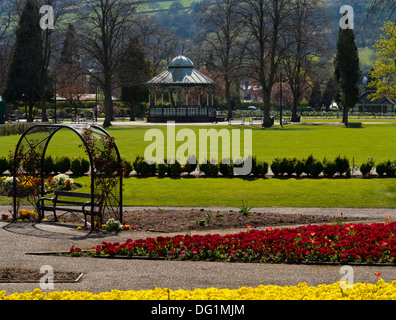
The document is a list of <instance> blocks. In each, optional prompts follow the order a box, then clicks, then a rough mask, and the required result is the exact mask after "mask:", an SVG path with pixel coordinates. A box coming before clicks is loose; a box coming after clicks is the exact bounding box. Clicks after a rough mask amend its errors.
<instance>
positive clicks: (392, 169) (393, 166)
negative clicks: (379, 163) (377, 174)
mask: <svg viewBox="0 0 396 320" xmlns="http://www.w3.org/2000/svg"><path fill="white" fill-rule="evenodd" d="M385 172H386V175H387V176H389V177H394V176H396V161H390V160H388V161H387V162H386V171H385Z"/></svg>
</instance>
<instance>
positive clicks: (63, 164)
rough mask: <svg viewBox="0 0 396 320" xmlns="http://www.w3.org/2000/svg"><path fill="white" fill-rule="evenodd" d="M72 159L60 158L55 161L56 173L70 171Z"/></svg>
mask: <svg viewBox="0 0 396 320" xmlns="http://www.w3.org/2000/svg"><path fill="white" fill-rule="evenodd" d="M70 165H71V162H70V159H69V158H68V157H65V156H63V157H59V158H56V160H55V169H56V170H55V171H56V172H60V173H66V172H67V171H69V170H70Z"/></svg>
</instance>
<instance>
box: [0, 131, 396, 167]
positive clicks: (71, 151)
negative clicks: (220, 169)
mask: <svg viewBox="0 0 396 320" xmlns="http://www.w3.org/2000/svg"><path fill="white" fill-rule="evenodd" d="M150 128H156V129H160V130H162V132H163V133H164V136H165V138H166V133H167V128H166V127H165V126H158V127H153V126H134V127H112V128H110V129H108V131H109V133H110V134H111V135H113V136H114V137H115V139H116V143H117V145H118V148H119V149H120V152H121V155H122V157H123V158H126V159H129V160H134V158H135V157H136V156H137V155H141V156H143V155H144V151H145V149H146V148H147V147H148V146H149V145H150V144H151V142H145V141H144V135H145V133H146V132H147V130H149V129H150ZM182 128H189V129H192V130H193V131H194V132H195V133H196V135H197V137H198V136H199V135H198V133H199V130H200V129H207V130H208V129H210V128H215V129H216V130H220V129H222V128H227V129H241V130H242V129H246V128H249V129H252V130H253V154H254V155H255V156H256V157H257V158H258V159H261V160H263V161H267V162H272V160H273V159H274V158H276V157H297V158H304V157H307V156H308V155H310V154H313V155H314V156H315V157H317V158H319V159H323V158H324V157H327V158H329V159H332V158H335V157H336V156H338V155H345V156H347V157H348V158H349V159H350V160H351V162H352V159H354V162H355V164H356V165H360V164H361V163H362V162H365V161H366V160H367V159H368V158H370V157H372V158H374V159H375V160H376V161H377V163H378V162H381V161H385V160H388V159H396V138H395V137H396V125H393V124H384V125H376V124H367V125H363V127H362V128H344V127H339V126H331V125H316V126H310V125H298V126H294V125H293V126H285V127H284V128H283V129H282V128H281V127H279V126H275V127H273V128H270V129H263V128H261V127H257V126H255V127H252V126H240V127H236V126H232V127H229V126H226V127H221V126H214V127H208V126H203V127H199V126H190V127H184V126H177V127H176V132H178V130H180V129H182ZM18 139H19V137H18V136H12V137H0V140H1V143H0V156H2V155H7V154H8V152H9V150H11V149H14V148H15V145H16V143H17V142H18ZM197 140H198V139H197ZM165 141H166V139H165ZM241 141H243V135H242V133H241ZM182 143H183V142H178V143H176V148H177V147H178V146H180V145H181V144H182ZM80 144H81V141H79V139H78V138H77V136H75V134H74V133H73V132H69V131H67V130H62V131H60V132H59V133H57V134H56V135H55V136H54V138H53V140H52V141H51V143H50V145H49V148H48V151H47V154H48V155H52V156H61V155H69V156H71V157H78V156H81V155H84V150H83V149H82V148H79V145H80ZM198 146H199V144H198V141H197V152H198V150H199V147H198ZM219 149H220V150H221V143H220V145H219ZM242 150H243V149H242ZM219 157H221V155H219Z"/></svg>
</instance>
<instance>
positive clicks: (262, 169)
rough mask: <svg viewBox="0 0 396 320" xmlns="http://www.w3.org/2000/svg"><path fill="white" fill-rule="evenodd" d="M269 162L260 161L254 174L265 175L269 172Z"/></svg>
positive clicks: (257, 175)
mask: <svg viewBox="0 0 396 320" xmlns="http://www.w3.org/2000/svg"><path fill="white" fill-rule="evenodd" d="M268 167H269V166H268V163H267V162H264V161H258V162H257V164H256V169H255V172H253V175H254V176H255V177H264V176H265V175H266V174H267V173H268Z"/></svg>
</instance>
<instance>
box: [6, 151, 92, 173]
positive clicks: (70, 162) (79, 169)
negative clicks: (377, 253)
mask: <svg viewBox="0 0 396 320" xmlns="http://www.w3.org/2000/svg"><path fill="white" fill-rule="evenodd" d="M7 170H8V171H11V163H10V161H9V160H8V159H7V158H5V157H2V158H0V174H3V173H4V172H5V171H7ZM89 170H90V163H89V161H88V160H86V159H85V158H69V157H67V156H62V157H56V158H52V157H51V156H49V157H46V158H45V159H44V163H43V172H44V174H45V175H47V176H48V175H51V174H58V173H66V172H69V171H71V172H72V175H74V176H77V177H80V176H83V175H84V174H86V173H88V172H89Z"/></svg>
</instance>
